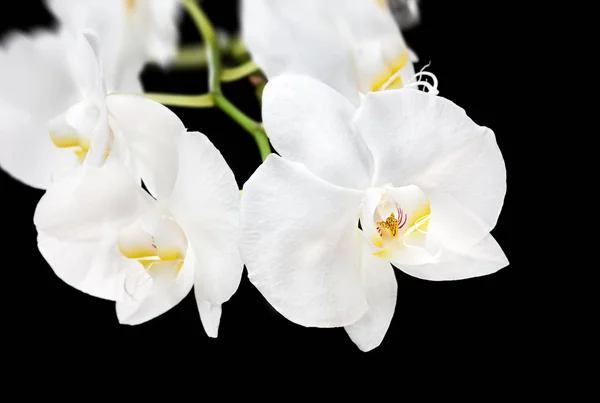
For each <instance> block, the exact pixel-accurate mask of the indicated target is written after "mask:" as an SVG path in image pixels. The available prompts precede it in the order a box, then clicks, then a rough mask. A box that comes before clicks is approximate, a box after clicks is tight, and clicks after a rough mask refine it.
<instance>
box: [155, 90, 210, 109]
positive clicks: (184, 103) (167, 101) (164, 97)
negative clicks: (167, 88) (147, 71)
mask: <svg viewBox="0 0 600 403" xmlns="http://www.w3.org/2000/svg"><path fill="white" fill-rule="evenodd" d="M144 96H145V97H146V98H149V99H151V100H153V101H156V102H159V103H161V104H163V105H167V106H181V107H185V108H210V107H212V106H215V100H214V97H213V95H212V94H204V95H176V94H158V93H145V94H144Z"/></svg>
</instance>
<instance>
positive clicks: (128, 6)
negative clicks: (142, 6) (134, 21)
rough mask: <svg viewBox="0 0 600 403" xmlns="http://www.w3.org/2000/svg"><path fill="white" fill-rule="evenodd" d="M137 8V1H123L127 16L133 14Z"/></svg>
mask: <svg viewBox="0 0 600 403" xmlns="http://www.w3.org/2000/svg"><path fill="white" fill-rule="evenodd" d="M137 7H138V1H137V0H125V10H127V12H128V13H129V14H134V13H135V11H136V10H137Z"/></svg>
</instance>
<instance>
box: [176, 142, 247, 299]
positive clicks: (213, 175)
mask: <svg viewBox="0 0 600 403" xmlns="http://www.w3.org/2000/svg"><path fill="white" fill-rule="evenodd" d="M178 150H179V175H178V177H177V182H176V183H175V186H174V188H173V193H172V195H171V198H170V199H169V206H170V209H171V212H172V213H173V216H174V217H175V218H176V219H177V221H178V222H179V224H180V225H181V227H182V228H183V230H184V231H185V233H186V236H187V237H188V241H189V247H188V254H189V253H190V250H192V251H193V253H194V255H195V260H196V280H195V286H194V288H195V293H196V299H197V300H198V301H208V302H210V303H211V304H212V305H220V304H222V303H223V302H225V301H227V300H229V298H231V296H232V295H233V293H235V291H236V290H237V288H238V286H239V284H240V279H241V276H242V270H243V267H244V265H243V263H242V260H241V257H240V251H239V237H240V227H239V205H240V192H239V188H238V185H237V183H236V181H235V177H234V176H233V172H231V169H230V168H229V166H228V165H227V163H226V162H225V160H224V159H223V156H222V155H221V153H220V152H219V151H218V150H217V149H216V148H215V146H213V144H212V143H211V142H210V141H209V140H208V139H207V138H206V136H204V135H203V134H202V133H197V132H193V133H184V134H183V135H182V136H181V137H180V138H179V141H178ZM188 259H190V256H189V255H188V256H187V257H186V260H188Z"/></svg>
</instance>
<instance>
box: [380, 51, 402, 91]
mask: <svg viewBox="0 0 600 403" xmlns="http://www.w3.org/2000/svg"><path fill="white" fill-rule="evenodd" d="M407 63H408V50H407V49H406V48H404V49H402V52H401V53H400V56H398V57H397V58H396V59H394V60H392V61H391V63H387V64H386V65H385V67H384V69H383V71H382V72H380V73H378V74H377V75H376V76H375V77H374V78H373V80H372V81H371V91H373V92H375V91H381V90H392V89H398V88H402V87H403V86H404V83H403V82H402V78H401V77H400V74H397V73H398V72H399V71H400V70H402V69H403V68H404V66H406V64H407ZM394 75H395V77H394ZM392 77H394V78H393V80H392V81H391V82H389V81H390V80H391V79H392ZM384 87H385V88H384Z"/></svg>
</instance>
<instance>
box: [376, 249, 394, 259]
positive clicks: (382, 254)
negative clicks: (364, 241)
mask: <svg viewBox="0 0 600 403" xmlns="http://www.w3.org/2000/svg"><path fill="white" fill-rule="evenodd" d="M392 255H393V254H392V251H391V250H390V248H388V249H382V250H380V251H378V252H373V256H376V257H379V258H382V259H387V260H390V259H391V258H392Z"/></svg>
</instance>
